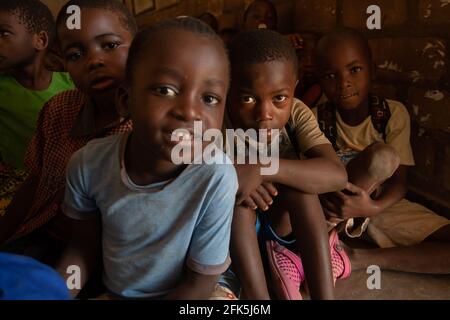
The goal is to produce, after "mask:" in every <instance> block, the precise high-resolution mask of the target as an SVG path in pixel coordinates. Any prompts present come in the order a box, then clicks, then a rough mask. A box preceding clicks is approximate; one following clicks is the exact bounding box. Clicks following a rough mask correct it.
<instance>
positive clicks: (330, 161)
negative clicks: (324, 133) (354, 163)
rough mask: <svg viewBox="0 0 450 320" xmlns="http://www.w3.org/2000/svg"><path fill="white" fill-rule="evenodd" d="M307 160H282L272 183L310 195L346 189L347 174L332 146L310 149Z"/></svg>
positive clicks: (270, 178)
mask: <svg viewBox="0 0 450 320" xmlns="http://www.w3.org/2000/svg"><path fill="white" fill-rule="evenodd" d="M305 155H306V157H307V158H308V159H306V160H288V159H280V169H279V171H278V173H277V174H275V175H274V176H267V179H269V180H270V181H271V182H274V183H279V184H283V185H286V186H288V187H291V188H294V189H297V190H298V191H301V192H303V193H308V194H322V193H327V192H333V191H336V190H341V189H343V188H345V185H346V183H347V173H346V171H345V168H344V166H343V165H342V163H341V162H340V161H339V158H338V157H337V155H336V153H335V152H334V150H333V148H332V147H331V145H328V144H323V145H318V146H315V147H313V148H311V149H309V150H308V151H307V152H306V153H305Z"/></svg>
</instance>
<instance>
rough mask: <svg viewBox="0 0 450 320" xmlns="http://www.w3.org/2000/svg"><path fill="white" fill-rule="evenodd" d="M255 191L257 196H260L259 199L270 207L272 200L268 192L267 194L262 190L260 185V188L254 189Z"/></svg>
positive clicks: (264, 189)
mask: <svg viewBox="0 0 450 320" xmlns="http://www.w3.org/2000/svg"><path fill="white" fill-rule="evenodd" d="M256 191H258V193H259V195H260V196H261V198H262V199H263V200H264V202H265V203H266V204H267V205H269V206H270V205H271V204H272V203H273V199H272V197H271V196H270V194H269V192H268V191H267V189H266V188H264V187H263V186H262V185H260V186H259V187H258V188H257V189H256Z"/></svg>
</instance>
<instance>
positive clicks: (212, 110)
mask: <svg viewBox="0 0 450 320" xmlns="http://www.w3.org/2000/svg"><path fill="white" fill-rule="evenodd" d="M169 35H170V37H169ZM126 74H127V77H128V79H127V81H126V86H125V87H123V88H121V89H120V90H119V92H118V101H119V103H118V104H119V109H120V112H121V113H122V115H123V116H124V117H125V116H128V115H129V116H130V117H131V119H132V120H133V126H134V129H133V132H132V133H130V134H121V135H116V136H110V137H107V138H103V139H99V140H94V141H92V142H90V143H89V144H88V145H86V146H85V147H84V148H82V149H81V150H79V151H78V152H77V153H75V154H74V156H73V157H72V159H71V161H70V163H69V165H68V171H67V184H66V195H65V202H64V208H63V210H64V212H65V214H66V215H68V216H70V217H72V218H75V219H80V220H82V221H81V222H80V223H79V226H78V227H76V228H75V230H74V237H73V240H72V242H71V243H70V244H69V246H68V247H67V249H66V250H65V252H64V254H63V257H62V259H61V261H60V263H59V266H58V270H60V272H61V273H62V274H63V275H64V276H65V277H66V278H68V277H69V276H70V275H68V274H67V273H66V272H65V271H66V270H67V266H69V265H78V266H80V268H81V275H82V281H81V282H82V283H85V282H86V280H87V278H88V277H89V273H90V271H91V270H92V269H93V267H94V266H95V264H96V262H98V260H99V259H98V257H100V252H101V250H100V243H102V251H103V268H104V270H103V282H104V284H105V286H106V287H107V289H108V290H109V291H110V292H112V293H113V294H114V295H118V296H120V297H127V298H156V299H158V298H167V299H207V298H208V297H209V296H210V295H211V293H212V291H213V289H214V286H215V284H216V282H217V279H218V277H219V275H220V274H221V273H222V272H223V271H225V270H226V269H227V268H228V266H229V264H230V258H229V253H228V247H229V240H230V229H231V220H232V214H233V207H234V202H235V194H236V191H237V177H236V173H235V170H234V167H233V165H232V164H231V161H230V160H229V159H228V158H227V157H226V156H225V155H224V154H223V153H222V152H221V151H219V150H218V149H217V152H215V154H214V156H213V158H212V159H210V160H212V161H208V162H209V163H211V162H216V163H220V162H222V163H223V159H226V161H225V162H224V164H181V165H180V164H176V162H174V161H173V160H172V153H173V152H172V151H173V150H174V149H175V148H174V147H175V146H178V147H179V145H183V146H184V147H186V146H187V147H186V148H183V150H184V151H183V153H184V152H187V150H194V143H193V141H194V132H193V128H194V122H195V121H201V122H202V128H203V130H204V131H205V130H207V129H220V128H221V125H222V121H223V114H224V107H225V100H226V94H227V89H228V82H229V65H228V58H227V55H226V51H225V48H224V45H223V43H222V42H221V40H220V38H218V36H217V35H216V34H215V33H214V32H213V31H212V30H211V29H210V28H209V27H208V26H207V25H205V24H203V23H202V22H200V21H199V20H197V19H193V18H179V19H171V20H167V21H165V22H162V23H159V24H157V25H155V26H153V27H151V28H150V29H147V30H144V31H142V32H141V33H140V34H138V35H137V36H136V38H135V40H134V42H133V44H132V46H131V48H130V52H129V60H128V63H127V72H126ZM176 129H185V130H186V131H185V134H184V135H183V136H181V137H180V136H178V138H181V141H180V142H175V141H172V138H173V137H174V136H176V135H172V133H173V132H174V130H176ZM195 138H197V136H195ZM215 160H217V161H215ZM100 221H101V222H100ZM100 223H101V227H102V231H101V232H99V231H96V230H99V228H100ZM100 234H101V236H102V242H100V239H99V238H100V237H99V236H100ZM72 293H73V294H75V293H76V292H72Z"/></svg>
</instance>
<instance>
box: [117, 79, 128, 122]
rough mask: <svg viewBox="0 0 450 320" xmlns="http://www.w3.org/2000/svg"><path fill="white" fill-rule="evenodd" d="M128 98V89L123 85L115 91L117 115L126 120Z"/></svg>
mask: <svg viewBox="0 0 450 320" xmlns="http://www.w3.org/2000/svg"><path fill="white" fill-rule="evenodd" d="M128 97H129V96H128V88H127V87H126V86H125V85H121V86H120V87H119V88H118V89H117V91H116V108H117V113H118V114H119V115H120V117H122V118H128V117H129V115H130V110H129V106H128Z"/></svg>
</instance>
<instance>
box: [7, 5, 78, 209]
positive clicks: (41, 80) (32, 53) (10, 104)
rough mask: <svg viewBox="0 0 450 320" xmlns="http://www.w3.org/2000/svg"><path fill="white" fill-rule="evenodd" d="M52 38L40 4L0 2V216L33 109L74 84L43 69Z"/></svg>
mask: <svg viewBox="0 0 450 320" xmlns="http://www.w3.org/2000/svg"><path fill="white" fill-rule="evenodd" d="M54 38H55V21H54V18H53V16H52V13H51V12H50V10H49V9H48V8H47V7H46V6H45V5H44V4H43V3H42V2H40V1H38V0H17V1H11V0H8V1H1V2H0V137H1V138H0V216H2V215H3V214H4V212H5V208H6V207H7V206H8V204H9V203H10V202H11V199H12V198H13V195H14V194H15V192H16V190H17V188H18V187H19V186H20V184H21V183H23V181H24V180H25V179H26V176H27V172H26V170H24V163H23V160H24V155H25V150H26V147H27V145H28V143H29V142H30V140H31V137H32V136H33V134H34V132H35V130H36V121H37V118H38V114H39V111H40V110H41V108H42V107H43V105H44V104H45V103H46V102H47V101H48V100H50V99H51V98H52V97H53V96H54V95H56V94H58V93H59V92H61V91H65V90H69V89H73V87H74V85H73V83H72V81H71V80H70V77H69V76H68V75H67V74H66V73H60V72H52V71H50V70H48V69H47V68H46V65H45V57H46V52H47V49H48V48H49V47H50V46H52V44H53V43H54Z"/></svg>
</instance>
